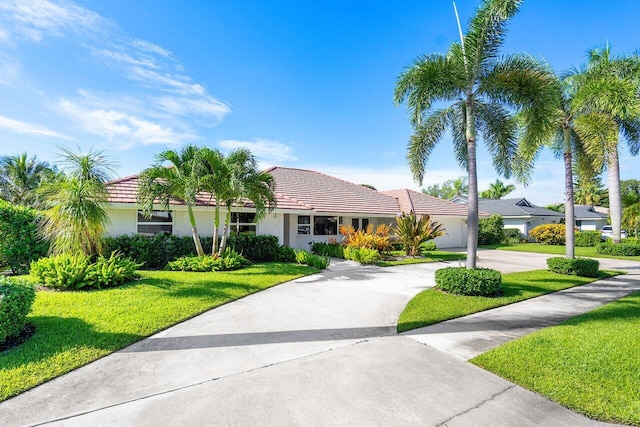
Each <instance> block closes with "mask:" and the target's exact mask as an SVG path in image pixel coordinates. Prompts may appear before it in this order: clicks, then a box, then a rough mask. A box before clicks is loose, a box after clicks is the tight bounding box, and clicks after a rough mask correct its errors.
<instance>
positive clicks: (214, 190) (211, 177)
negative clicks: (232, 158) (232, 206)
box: [199, 147, 230, 256]
mask: <svg viewBox="0 0 640 427" xmlns="http://www.w3.org/2000/svg"><path fill="white" fill-rule="evenodd" d="M199 157H200V159H201V162H202V164H201V167H202V168H203V173H202V181H201V183H202V189H203V190H204V191H206V192H208V193H209V194H210V195H211V198H212V199H213V201H214V202H215V208H214V209H215V210H214V218H213V243H212V245H211V255H212V256H213V255H215V254H216V253H217V252H218V234H219V230H220V206H221V205H222V204H223V203H225V196H226V192H227V187H228V185H227V183H228V182H229V179H230V177H229V168H228V164H227V162H226V161H225V160H226V159H225V157H224V155H223V154H222V153H221V152H220V151H219V150H213V149H211V148H208V147H202V148H201V149H200V152H199Z"/></svg>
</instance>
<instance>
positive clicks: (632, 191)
mask: <svg viewBox="0 0 640 427" xmlns="http://www.w3.org/2000/svg"><path fill="white" fill-rule="evenodd" d="M620 195H621V197H622V206H623V209H622V223H623V224H624V226H625V227H626V228H627V229H628V230H633V235H634V237H636V238H637V237H638V227H639V226H640V181H639V180H637V179H627V180H623V181H620Z"/></svg>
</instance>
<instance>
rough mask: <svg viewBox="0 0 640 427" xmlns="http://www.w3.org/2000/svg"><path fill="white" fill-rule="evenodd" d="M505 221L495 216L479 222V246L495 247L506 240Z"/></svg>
mask: <svg viewBox="0 0 640 427" xmlns="http://www.w3.org/2000/svg"><path fill="white" fill-rule="evenodd" d="M503 227H504V221H503V219H502V216H500V215H498V214H493V215H491V216H490V217H489V218H483V219H481V220H480V221H478V244H479V245H495V244H497V243H500V242H501V241H502V239H503V238H504V230H503Z"/></svg>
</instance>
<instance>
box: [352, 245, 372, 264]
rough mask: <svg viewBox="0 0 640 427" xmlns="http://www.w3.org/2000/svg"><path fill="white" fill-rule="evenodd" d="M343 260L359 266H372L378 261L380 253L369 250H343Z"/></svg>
mask: <svg viewBox="0 0 640 427" xmlns="http://www.w3.org/2000/svg"><path fill="white" fill-rule="evenodd" d="M344 258H345V259H350V260H352V261H355V262H359V263H360V264H373V263H374V262H377V261H379V260H380V252H378V251H377V250H376V249H369V248H352V247H346V248H344Z"/></svg>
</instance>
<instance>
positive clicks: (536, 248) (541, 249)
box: [481, 243, 640, 261]
mask: <svg viewBox="0 0 640 427" xmlns="http://www.w3.org/2000/svg"><path fill="white" fill-rule="evenodd" d="M481 248H485V249H498V250H501V251H516V252H536V253H543V254H555V255H564V254H565V247H564V245H562V246H557V245H542V244H540V243H520V244H517V245H485V246H481ZM575 254H576V256H581V257H589V258H614V259H626V260H631V261H640V256H614V255H602V254H598V253H596V248H595V247H591V248H580V247H576V248H575Z"/></svg>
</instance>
